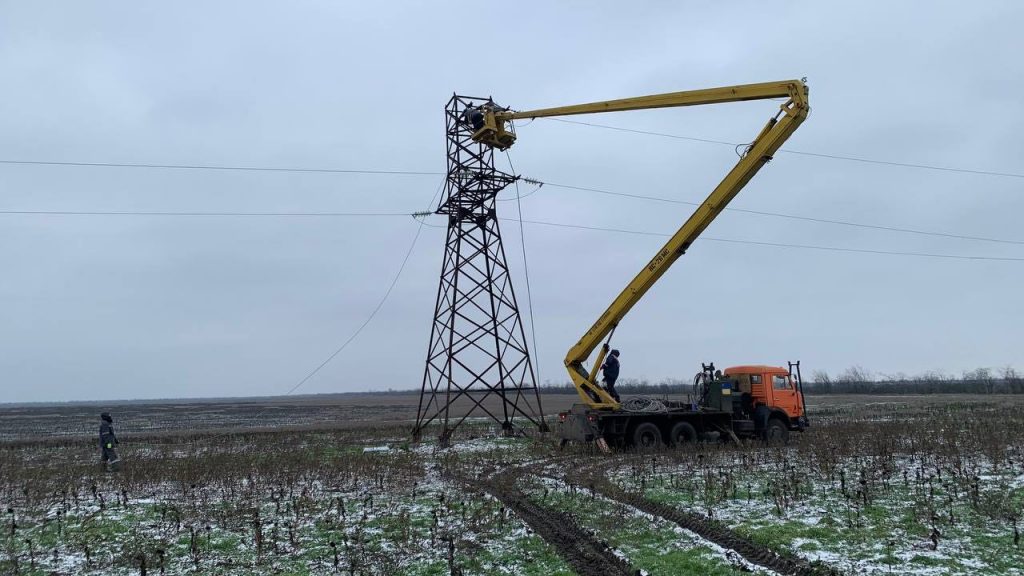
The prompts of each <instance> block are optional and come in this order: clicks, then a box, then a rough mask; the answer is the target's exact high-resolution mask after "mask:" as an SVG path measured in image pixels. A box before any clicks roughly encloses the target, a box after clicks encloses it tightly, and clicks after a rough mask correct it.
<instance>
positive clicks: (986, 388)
mask: <svg viewBox="0 0 1024 576" xmlns="http://www.w3.org/2000/svg"><path fill="white" fill-rule="evenodd" d="M805 389H806V390H807V391H813V392H814V393H815V394H1024V375H1022V374H1021V373H1020V372H1018V371H1017V370H1016V369H1014V368H1013V367H1012V366H1006V367H1004V368H997V369H992V368H977V369H975V370H968V371H966V372H964V373H963V374H961V375H960V376H954V375H951V374H945V373H942V372H925V373H923V374H918V375H916V376H908V375H906V374H903V373H897V374H872V373H870V372H868V371H867V370H865V369H863V368H861V367H860V366H853V367H851V368H847V369H846V370H844V371H842V372H840V373H839V374H838V375H836V376H830V375H829V374H828V373H827V372H825V371H824V370H816V371H814V372H813V373H812V375H811V378H808V379H807V381H806V382H805Z"/></svg>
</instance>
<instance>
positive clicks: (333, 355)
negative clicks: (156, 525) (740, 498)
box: [187, 181, 444, 444]
mask: <svg viewBox="0 0 1024 576" xmlns="http://www.w3.org/2000/svg"><path fill="white" fill-rule="evenodd" d="M443 187H444V181H442V182H441V184H439V185H438V187H437V190H436V191H434V196H433V197H432V198H431V199H430V205H433V204H434V200H435V199H437V195H438V194H440V193H441V189H442V188H443ZM423 214H424V212H413V213H410V214H403V215H404V216H414V217H415V216H417V215H423ZM423 224H424V223H423V221H420V225H419V226H418V227H417V228H416V235H415V236H413V238H412V243H411V244H410V245H409V249H408V250H407V251H406V252H405V257H404V258H403V259H402V263H401V265H400V266H399V267H398V272H396V273H395V277H394V278H392V280H391V284H389V285H388V288H387V290H385V291H384V295H383V296H382V297H381V299H380V301H379V302H377V306H375V307H374V308H373V310H371V311H370V314H369V315H368V316H367V317H366V320H364V321H363V323H362V324H360V325H359V327H358V328H356V330H355V331H354V332H353V333H352V334H351V335H350V336H349V337H348V339H347V340H345V341H344V342H342V343H341V345H340V346H338V347H337V348H336V349H335V350H334V352H332V353H331V354H330V355H329V356H327V358H326V359H324V361H323V362H321V363H320V364H318V365H317V366H316V368H313V370H311V371H310V372H309V373H307V374H306V375H305V376H304V377H303V378H302V379H300V380H299V381H298V382H296V383H295V385H294V386H292V387H291V388H290V389H289V390H288V391H287V392H285V393H284V396H290V395H292V393H294V392H295V391H296V390H298V389H299V388H301V387H302V386H303V385H304V384H305V383H306V382H309V380H310V379H311V378H313V376H316V375H317V374H318V373H319V372H320V371H321V370H323V368H324V367H325V366H327V365H328V364H330V363H331V361H332V360H334V359H335V358H337V357H338V354H341V353H342V351H344V350H345V348H347V347H348V345H349V344H351V343H352V341H353V340H355V339H356V338H357V337H358V336H359V334H361V333H362V332H363V330H364V329H365V328H366V327H367V326H369V324H370V322H372V321H373V319H374V318H375V317H376V316H377V313H378V312H380V310H381V308H383V307H384V303H385V302H387V301H388V297H390V296H391V292H392V291H393V290H394V289H395V285H396V284H398V279H399V278H401V276H402V272H403V271H405V266H406V264H408V263H409V257H410V256H412V251H413V249H414V248H416V241H417V240H419V237H420V233H421V232H422V231H423ZM265 412H266V410H261V411H260V412H258V413H257V414H256V416H255V417H254V418H253V419H254V420H255V419H259V417H260V416H262V415H263V414H264V413H265ZM224 436H228V434H218V435H214V436H211V437H208V438H203V440H207V441H209V440H213V439H215V438H221V437H224ZM187 443H188V444H196V443H197V442H187Z"/></svg>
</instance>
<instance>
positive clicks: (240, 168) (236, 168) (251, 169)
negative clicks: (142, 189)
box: [0, 160, 443, 176]
mask: <svg viewBox="0 0 1024 576" xmlns="http://www.w3.org/2000/svg"><path fill="white" fill-rule="evenodd" d="M0 164H24V165H37V166H90V167H98V168H158V169H164V170H225V171H239V172H298V173H323V174H397V175H402V176H440V175H442V174H443V173H442V172H423V171H417V170H349V169H344V168H290V167H276V166H222V165H213V164H135V163H119V162H56V161H44V160H0Z"/></svg>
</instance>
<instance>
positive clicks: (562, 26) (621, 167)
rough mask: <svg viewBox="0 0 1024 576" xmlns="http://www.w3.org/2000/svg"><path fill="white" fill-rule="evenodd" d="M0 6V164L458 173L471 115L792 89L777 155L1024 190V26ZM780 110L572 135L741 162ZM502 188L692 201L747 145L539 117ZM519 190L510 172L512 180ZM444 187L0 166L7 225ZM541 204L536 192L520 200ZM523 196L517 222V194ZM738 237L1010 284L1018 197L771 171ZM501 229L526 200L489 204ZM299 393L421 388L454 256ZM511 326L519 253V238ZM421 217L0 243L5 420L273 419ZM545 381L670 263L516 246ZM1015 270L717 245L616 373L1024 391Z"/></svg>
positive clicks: (641, 208)
mask: <svg viewBox="0 0 1024 576" xmlns="http://www.w3.org/2000/svg"><path fill="white" fill-rule="evenodd" d="M554 4H555V3H549V2H518V3H508V2H503V3H486V2H471V3H448V4H442V3H439V2H422V3H400V4H396V3H383V2H372V3H370V2H363V3H355V2H342V1H331V2H297V1H296V2H251V1H245V2H234V3H230V2H175V3H168V2H117V3H115V2H104V3H99V2H70V1H69V2H24V1H22V2H18V1H0V78H2V87H3V88H2V94H0V160H29V161H63V162H113V163H152V164H204V165H227V166H256V167H303V168H340V169H359V170H365V169H370V170H413V171H425V172H443V171H444V170H445V155H444V143H445V140H444V117H443V107H444V104H445V102H446V101H447V100H448V98H449V97H450V96H451V94H452V93H453V92H456V91H457V92H459V93H463V94H470V95H485V96H486V95H493V97H494V98H495V99H496V100H497V101H499V102H500V103H502V104H504V105H508V106H513V107H515V108H519V109H528V108H534V107H547V106H555V105H563V104H573V103H580V102H589V101H594V100H602V99H610V98H620V97H627V96H637V95H644V94H652V93H659V92H669V91H677V90H685V89H693V88H705V87H713V86H721V85H731V84H740V83H750V82H763V81H769V80H782V79H788V78H800V77H806V78H807V82H808V85H809V86H810V90H811V92H810V94H811V95H810V100H811V106H812V113H811V115H810V117H809V118H808V120H807V121H806V122H805V123H804V124H803V126H802V127H801V128H800V130H799V131H797V133H796V134H795V135H794V137H793V138H792V139H791V140H790V142H789V143H787V145H786V148H788V149H791V150H796V151H806V152H815V153H823V154H834V155H843V156H855V157H862V158H869V159H880V160H886V161H894V162H903V163H917V164H928V165H935V166H943V167H956V168H965V169H970V170H979V171H995V172H1004V173H1015V174H1018V175H1020V174H1024V166H1022V165H1021V160H1022V158H1024V141H1022V139H1021V137H1020V130H1021V126H1024V106H1022V99H1021V95H1022V94H1024V65H1022V63H1021V62H1022V61H1021V58H1020V54H1022V53H1024V39H1022V36H1021V34H1020V23H1021V22H1024V4H1022V3H1020V2H1014V1H1007V2H984V1H983V2H978V3H974V4H971V6H970V9H967V8H966V5H965V4H963V3H962V2H927V3H923V2H891V1H884V2H848V3H845V4H841V3H838V2H813V1H809V2H776V3H765V2H729V3H724V2H723V3H717V2H686V3H683V2H652V3H642V2H641V3H638V2H633V3H622V2H582V1H581V2H563V3H558V5H557V6H555V5H554ZM777 106H778V102H772V101H765V102H750V103H737V104H726V105H720V106H714V107H698V108H689V109H677V110H659V111H649V112H633V113H622V114H615V115H600V116H594V117H590V118H580V119H582V120H586V121H592V122H598V123H604V124H609V125H614V126H620V127H626V128H634V129H639V130H648V131H657V132H665V133H671V134H678V135H684V136H691V137H697V138H705V139H712V140H722V141H728V142H742V141H749V140H750V139H751V138H752V137H753V136H754V135H755V134H756V133H757V131H758V130H759V129H760V128H761V126H762V125H763V124H764V122H765V121H766V120H767V119H768V118H769V117H770V116H771V115H772V114H773V113H774V112H775V110H776V109H777ZM511 153H512V159H513V162H514V163H515V167H516V169H517V171H518V172H519V173H521V174H523V175H526V176H529V177H532V178H537V179H540V180H545V181H549V182H554V183H561V184H569V185H574V186H583V187H594V188H600V189H606V190H611V191H616V192H625V193H631V194H642V195H652V196H660V197H667V198H673V199H678V200H686V201H700V200H702V199H703V198H704V197H705V196H706V194H707V193H708V192H709V191H710V190H711V188H713V187H714V185H715V184H717V182H718V181H719V180H720V179H721V177H722V176H723V175H724V174H725V173H726V171H728V169H729V168H730V167H731V166H732V164H734V163H735V161H736V156H735V153H734V151H733V148H732V147H731V146H725V145H717V144H710V143H702V142H695V141H688V140H680V139H670V138H661V137H656V136H650V135H640V134H634V133H626V132H617V131H613V130H607V129H601V128H594V127H588V126H579V125H572V124H566V123H561V122H556V121H551V120H537V121H535V122H532V123H529V124H528V125H523V126H521V127H520V128H519V141H518V143H517V144H516V146H515V147H514V148H513V149H512V151H511ZM503 162H504V161H503ZM440 180H441V177H440V176H432V175H426V176H407V175H405V176H398V175H350V174H329V173H288V172H240V171H210V170H167V169H142V168H100V167H74V166H46V165H13V164H0V210H7V211H18V210H21V211H183V212H197V211H199V212H203V211H206V212H209V211H229V212H412V211H416V210H424V209H427V208H428V203H429V201H430V198H431V196H432V195H433V194H434V191H435V190H436V188H437V185H438V183H439V182H440ZM523 191H524V192H526V191H527V190H526V189H524V190H523ZM509 194H510V193H506V194H504V195H503V196H504V197H509ZM732 206H734V207H736V208H744V209H749V210H759V211H771V212H779V213H785V214H791V215H797V216H806V217H814V218H823V219H833V220H846V221H852V222H858V223H865V224H872V225H879V226H889V227H899V228H912V229H917V230H923V231H935V232H942V233H948V234H956V235H967V236H980V237H987V238H993V239H1001V240H1009V241H1014V242H1016V243H1006V242H1003V243H999V242H986V241H978V240H962V239H951V238H942V237H936V236H924V235H913V234H907V233H897V232H886V231H880V230H872V229H865V228H854V227H848V226H837V225H830V224H821V223H812V222H805V221H798V220H792V219H784V218H777V217H766V216H759V215H752V214H748V213H741V212H727V213H725V214H724V215H723V216H722V217H721V218H719V219H718V220H717V221H716V222H715V223H714V224H713V225H712V226H711V227H710V228H709V229H708V231H707V233H706V234H707V236H709V237H714V238H720V239H734V240H750V241H757V242H769V243H784V244H802V245H815V246H828V247H838V248H849V249H861V250H876V251H897V252H918V253H932V254H945V255H959V256H987V257H1002V258H1018V259H1019V258H1024V245H1022V243H1024V231H1022V230H1021V226H1020V220H1021V216H1022V214H1024V178H1022V177H1019V176H1018V177H1012V176H992V175H980V174H968V173H962V172H948V171H937V170H923V169H912V168H906V167H896V166H887V165H880V164H870V163H861V162H854V161H844V160H835V159H828V158H819V157H811V156H806V155H797V154H778V155H777V156H776V159H775V160H774V161H773V162H772V163H771V164H769V165H768V166H767V167H766V168H765V169H764V170H762V172H761V173H760V174H758V175H757V177H756V178H755V179H754V180H753V181H752V182H751V184H750V185H749V186H748V187H747V189H746V190H744V191H743V192H742V193H741V194H740V195H739V196H738V197H737V198H736V200H735V201H734V203H733V204H732ZM522 210H523V216H524V218H527V219H533V220H546V221H551V222H560V223H566V224H575V225H585V226H594V227H612V228H620V229H629V230H641V231H655V232H665V233H669V232H673V231H674V230H675V229H676V227H678V225H679V224H680V223H682V221H683V220H684V219H685V218H686V217H687V216H688V215H689V213H690V212H691V211H692V208H691V207H689V206H686V205H681V204H670V203H659V202H651V201H644V200H637V199H630V198H622V197H614V196H608V195H601V194H594V193H588V192H582V191H573V190H567V189H562V188H556V187H544V188H542V189H541V190H540V191H539V192H537V193H536V194H533V195H531V196H529V197H528V198H526V199H524V200H523V201H522ZM499 211H500V212H501V213H502V215H503V217H508V218H513V217H515V215H516V214H515V202H502V203H500V206H499ZM427 222H428V223H429V224H431V225H432V226H438V227H436V228H435V227H424V228H423V230H422V233H421V235H420V236H419V239H418V241H417V243H416V245H415V248H414V250H413V252H412V256H411V258H410V260H409V262H408V265H407V266H406V267H405V269H404V271H403V273H402V275H401V277H400V278H399V280H398V283H397V285H396V286H395V289H394V291H393V292H392V294H391V296H390V298H389V299H388V300H387V302H386V303H385V305H384V306H383V308H382V309H381V311H380V313H379V314H378V315H377V316H376V317H375V318H374V319H373V321H372V322H371V323H370V324H369V325H368V326H367V328H366V329H365V330H364V331H363V332H362V333H361V334H360V335H359V337H358V338H357V339H356V340H354V341H353V342H352V343H351V344H350V345H349V347H348V348H347V349H346V350H345V351H344V352H343V353H342V354H341V355H339V356H338V357H337V358H336V359H335V360H334V361H333V362H332V363H330V364H329V365H327V366H326V367H325V368H324V369H323V370H322V371H321V372H320V373H319V374H317V375H316V376H315V377H313V378H311V379H310V380H309V381H308V382H306V383H305V384H304V385H303V386H302V387H301V388H299V390H298V392H301V393H319V392H341V391H357V390H367V389H387V388H395V389H410V388H418V387H419V386H420V383H421V379H422V376H423V363H424V358H425V354H426V348H427V343H428V338H429V331H430V321H431V317H432V313H433V304H434V299H435V296H436V290H437V276H438V274H439V272H440V266H441V257H442V251H443V243H444V228H443V225H444V221H443V220H442V219H441V218H440V217H434V218H433V219H428V220H427ZM503 232H504V239H505V242H506V251H507V253H508V256H509V259H510V264H511V265H512V266H513V267H514V269H515V272H516V277H515V278H516V282H517V284H516V288H517V291H518V296H519V299H520V302H521V305H522V306H523V309H524V312H525V307H526V294H525V284H524V282H523V281H522V265H523V258H522V255H521V252H520V247H519V246H520V235H519V229H518V225H517V224H515V223H513V222H507V221H506V222H504V223H503ZM416 233H417V223H416V222H415V221H414V220H413V219H412V218H410V217H363V218H297V217H295V218H287V217H235V218H228V217H156V216H54V215H46V216H42V215H11V214H6V215H3V214H0V402H15V401H46V400H73V399H112V398H151V397H154V398H155V397H185V396H227V395H268V394H282V393H285V392H287V391H288V390H289V389H290V388H292V387H293V386H294V385H295V384H296V383H297V382H298V381H299V380H300V379H302V378H303V377H304V376H305V375H306V374H307V373H309V372H310V371H311V370H312V369H314V368H315V367H316V366H317V365H318V364H320V363H321V362H322V361H323V360H324V359H326V358H327V357H328V356H329V355H330V354H331V353H332V352H333V351H334V350H336V349H337V348H338V346H339V345H340V344H341V343H342V342H344V341H345V340H346V339H347V338H349V337H350V336H351V334H352V333H353V331H354V330H356V329H357V328H358V327H359V326H360V325H361V324H362V323H363V322H364V321H365V320H366V318H367V315H368V314H369V313H370V312H371V311H372V310H373V308H374V307H375V306H376V305H377V302H378V301H379V300H380V298H381V296H382V295H383V293H384V291H385V290H386V289H387V287H388V285H389V283H390V282H391V280H392V278H394V276H395V274H396V273H397V272H398V269H399V266H400V264H401V262H402V258H403V257H404V255H405V253H406V251H407V250H408V249H409V246H410V244H411V242H412V241H413V238H414V236H415V235H416ZM525 241H526V249H527V256H528V260H529V266H530V268H529V269H530V277H531V282H532V297H533V306H534V316H535V318H536V323H537V325H536V331H537V343H538V353H539V358H538V363H537V365H538V367H539V369H540V378H541V380H543V381H548V380H550V381H555V382H561V381H565V380H567V376H566V374H565V372H564V368H563V367H562V365H561V360H562V358H563V356H564V354H565V351H566V350H567V349H568V347H569V346H570V345H571V344H573V343H575V342H576V340H577V339H578V338H579V336H580V335H581V334H582V333H583V332H584V331H585V330H586V329H587V328H588V327H589V326H590V325H591V323H592V322H593V321H594V320H595V319H596V317H597V316H598V315H599V314H600V313H601V311H602V310H603V309H604V307H605V306H606V305H607V304H608V303H609V302H610V301H611V299H612V298H613V297H614V296H615V295H616V294H617V293H618V291H619V290H620V289H621V288H622V287H623V286H624V285H625V284H626V283H627V282H628V281H629V280H630V279H631V278H632V276H633V275H634V274H635V273H636V272H637V271H638V270H639V269H640V268H641V267H642V266H643V265H644V264H645V263H646V262H647V261H648V259H649V258H650V257H651V256H652V255H653V254H654V253H655V251H656V250H657V249H658V248H659V247H660V245H661V244H662V242H663V241H664V239H662V238H659V237H654V236H643V235H630V234H623V233H612V232H599V231H587V230H580V229H571V228H558V227H550V226H540V225H526V226H525ZM1022 281H1024V261H1020V260H1017V261H998V260H986V261H979V260H962V259H948V258H927V257H908V256H894V255H880V254H867V253H852V252H836V251H819V250H809V249H799V248H779V247H770V246H761V245H751V244H736V243H726V242H715V241H707V240H704V241H699V242H697V243H696V244H695V245H694V246H693V247H692V248H691V249H690V251H689V253H688V254H687V255H686V256H684V257H683V258H682V259H681V260H680V261H679V262H677V264H676V265H675V267H674V268H673V269H672V270H671V271H670V272H669V273H668V274H667V275H666V276H665V277H664V278H663V279H662V280H661V282H660V283H659V284H658V285H657V286H656V287H655V288H654V289H653V290H652V291H651V293H650V294H649V296H648V297H647V298H646V299H645V300H643V301H642V302H641V303H640V304H639V305H638V306H636V308H634V310H633V312H632V313H631V314H630V315H629V316H628V317H627V319H626V320H625V321H624V322H623V323H622V324H621V326H620V328H619V330H618V332H617V333H616V338H615V345H616V347H618V348H620V349H621V350H622V351H623V352H622V366H623V373H622V376H623V377H624V378H628V377H638V378H648V379H651V380H657V379H661V378H667V377H672V378H689V377H690V376H691V375H692V374H693V373H694V372H696V371H697V370H699V368H700V362H701V361H714V362H716V364H718V365H719V366H727V365H731V364H737V363H772V364H784V363H785V362H786V360H796V359H800V360H802V361H803V363H804V364H803V365H804V367H805V374H806V373H808V372H809V371H811V370H827V371H829V372H832V373H835V372H838V371H841V370H843V369H845V368H847V367H849V366H852V365H861V366H863V367H864V368H866V369H868V370H870V371H873V372H875V373H896V372H905V373H908V374H914V373H919V372H923V371H926V370H940V371H945V372H947V373H953V374H959V373H960V372H962V371H963V370H967V369H973V368H976V367H979V366H991V367H1000V366H1006V365H1015V366H1017V367H1018V368H1024V357H1022V354H1024V352H1022V350H1024V346H1022V344H1024V335H1022V332H1021V329H1020V322H1021V320H1022V318H1024V305H1022V299H1021V296H1020V292H1021V285H1022Z"/></svg>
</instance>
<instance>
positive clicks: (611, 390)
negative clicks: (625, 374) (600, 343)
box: [601, 350, 619, 402]
mask: <svg viewBox="0 0 1024 576" xmlns="http://www.w3.org/2000/svg"><path fill="white" fill-rule="evenodd" d="M601 371H602V372H603V373H604V388H605V390H607V391H608V394H609V395H610V396H611V397H612V398H615V401H616V402H618V401H619V393H618V392H616V391H615V381H616V380H618V379H619V351H618V350H612V351H611V352H609V353H608V357H607V358H605V360H604V364H601Z"/></svg>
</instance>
